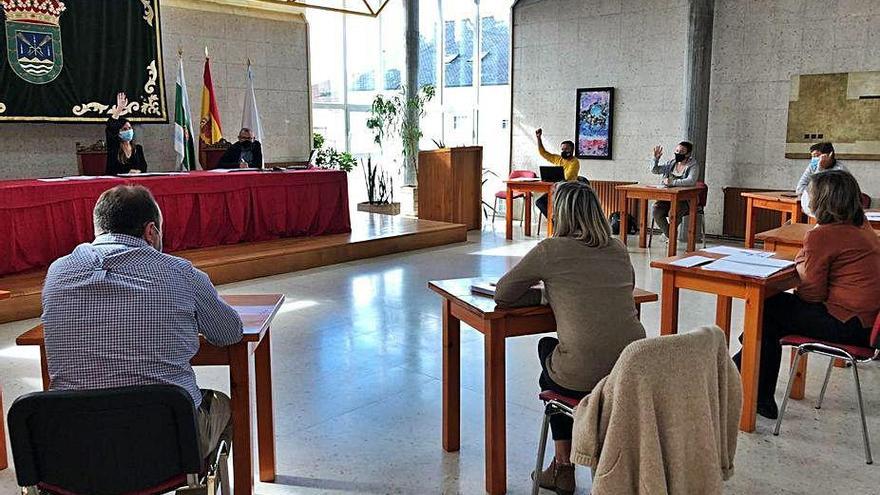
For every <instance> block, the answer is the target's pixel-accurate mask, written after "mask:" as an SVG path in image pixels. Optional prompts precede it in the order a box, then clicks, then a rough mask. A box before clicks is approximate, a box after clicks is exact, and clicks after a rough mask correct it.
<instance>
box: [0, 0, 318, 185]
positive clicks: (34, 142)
mask: <svg viewBox="0 0 880 495" xmlns="http://www.w3.org/2000/svg"><path fill="white" fill-rule="evenodd" d="M161 15H162V35H163V36H162V38H163V39H162V44H163V52H164V63H165V92H166V99H167V104H168V112H169V119H170V120H171V121H173V120H174V85H175V82H176V80H177V50H178V48H183V50H184V71H185V73H186V80H187V85H188V92H189V99H190V105H191V106H192V110H193V112H194V114H195V115H194V116H193V119H195V120H198V118H199V113H200V111H201V91H202V69H203V65H204V50H205V46H206V45H207V47H208V51H209V53H210V54H211V73H212V76H213V81H214V89H215V91H216V96H217V102H218V105H219V107H220V117H221V122H222V124H223V134H224V137H227V139H228V138H233V139H234V138H235V137H236V136H237V135H238V130H239V126H240V124H241V114H242V105H243V102H244V95H245V87H246V81H247V79H246V64H247V58H248V57H250V59H251V61H252V63H253V64H254V72H255V81H256V88H257V91H256V92H257V105H258V107H259V109H260V114H261V117H262V121H263V131H264V133H265V134H266V137H265V138H264V139H263V141H264V143H263V146H264V153H265V155H266V159H267V160H268V161H284V160H299V159H304V158H307V157H308V155H309V150H310V148H311V143H310V136H311V135H310V110H309V108H310V107H309V94H308V91H309V84H308V81H309V78H308V50H307V49H306V47H307V46H308V45H307V35H306V33H307V31H306V25H305V21H304V19H303V18H302V16H290V15H287V16H276V17H277V18H278V19H283V20H276V19H267V18H259V17H251V16H247V17H246V16H242V15H235V14H233V13H223V12H209V11H202V10H192V9H188V8H178V7H169V6H166V3H165V2H163V4H162V9H161ZM108 96H109V95H108ZM108 103H109V102H108ZM135 132H136V134H137V138H136V139H138V140H139V141H140V143H141V144H142V145H143V146H144V152H145V155H146V158H147V163H148V164H149V166H150V169H151V170H160V169H170V168H172V166H173V162H174V156H175V155H174V149H173V143H172V140H171V133H172V128H171V125H170V124H150V125H139V126H137V127H136V130H135ZM103 138H104V126H103V124H0V155H2V156H3V160H2V161H0V178H22V177H41V176H57V175H72V174H76V170H77V167H76V153H75V152H76V146H75V143H77V142H81V143H84V144H85V143H88V144H91V143H94V142H95V141H97V140H99V139H103Z"/></svg>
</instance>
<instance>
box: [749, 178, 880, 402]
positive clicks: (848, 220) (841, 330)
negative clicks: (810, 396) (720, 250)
mask: <svg viewBox="0 0 880 495" xmlns="http://www.w3.org/2000/svg"><path fill="white" fill-rule="evenodd" d="M809 188H810V189H809V192H810V209H811V210H812V211H813V213H814V214H815V215H816V219H817V220H818V223H819V225H817V226H816V228H814V229H813V230H811V231H809V232H808V233H807V235H806V236H805V237H804V247H803V249H801V251H800V252H799V253H798V255H797V257H796V258H795V262H796V263H797V272H798V275H799V276H800V284H798V287H797V291H796V292H795V293H794V294H790V293H787V292H783V293H780V294H777V295H775V296H773V297H771V298H769V299H767V301H766V302H765V304H764V324H763V332H762V336H761V367H760V372H759V376H758V414H760V415H761V416H764V417H765V418H770V419H776V417H777V416H778V415H779V410H778V408H777V406H776V399H775V393H776V380H777V378H778V377H779V365H780V362H781V360H782V346H780V345H779V339H780V338H782V337H784V336H786V335H788V334H798V335H804V336H807V337H814V338H817V339H821V340H826V341H829V342H835V343H839V344H850V345H861V346H867V345H868V338H869V336H870V334H871V327H872V326H873V325H874V320H875V319H876V318H877V313H878V311H880V240H878V239H877V234H875V233H874V231H873V230H872V229H871V226H870V224H868V222H867V221H866V219H865V212H864V211H863V210H862V206H861V201H860V198H861V191H860V190H859V184H858V182H856V179H855V177H853V176H852V175H850V174H849V172H846V171H843V170H829V171H826V172H822V173H820V174H816V175H814V176H813V177H812V178H811V181H810V186H809ZM733 360H734V362H735V363H736V365H737V366H739V365H740V354H737V355H736V356H734V358H733Z"/></svg>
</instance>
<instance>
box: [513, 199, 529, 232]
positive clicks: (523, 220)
mask: <svg viewBox="0 0 880 495" xmlns="http://www.w3.org/2000/svg"><path fill="white" fill-rule="evenodd" d="M514 201H515V200H514ZM520 203H522V214H521V215H520V216H519V226H520V227H522V226H523V225H524V224H525V222H526V198H523V199H522V201H520Z"/></svg>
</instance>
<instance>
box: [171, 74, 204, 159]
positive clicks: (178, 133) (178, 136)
mask: <svg viewBox="0 0 880 495" xmlns="http://www.w3.org/2000/svg"><path fill="white" fill-rule="evenodd" d="M174 94H175V104H174V152H175V153H177V166H176V167H175V168H177V170H195V169H197V168H199V161H198V158H197V155H196V147H195V144H194V142H193V127H192V118H191V117H190V116H191V115H192V112H190V107H189V96H188V95H187V93H186V77H184V75H183V57H180V58H179V59H178V71H177V88H176V91H175V93H174Z"/></svg>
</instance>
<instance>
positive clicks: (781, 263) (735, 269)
mask: <svg viewBox="0 0 880 495" xmlns="http://www.w3.org/2000/svg"><path fill="white" fill-rule="evenodd" d="M792 265H794V261H788V260H780V259H776V258H765V257H762V256H753V255H748V254H742V255H734V256H728V257H726V258H721V259H719V260H717V261H714V262H712V263H709V264H708V265H706V266H704V267H703V269H704V270H713V271H718V272H726V273H733V274H736V275H745V276H749V277H761V278H766V277H769V276H770V275H773V274H774V273H776V272H778V271H780V270H783V269H785V268H788V267H790V266H792Z"/></svg>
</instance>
